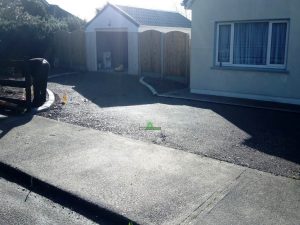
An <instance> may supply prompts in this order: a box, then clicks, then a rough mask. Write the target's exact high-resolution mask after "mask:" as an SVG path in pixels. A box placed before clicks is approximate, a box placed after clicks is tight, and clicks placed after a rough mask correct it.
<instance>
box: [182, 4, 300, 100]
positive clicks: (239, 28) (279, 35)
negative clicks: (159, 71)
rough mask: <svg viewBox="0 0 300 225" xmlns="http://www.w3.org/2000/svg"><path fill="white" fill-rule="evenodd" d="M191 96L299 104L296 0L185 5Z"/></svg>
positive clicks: (299, 39)
mask: <svg viewBox="0 0 300 225" xmlns="http://www.w3.org/2000/svg"><path fill="white" fill-rule="evenodd" d="M183 4H184V5H185V7H186V8H187V9H191V10H192V44H191V45H192V47H191V78H190V88H191V92H192V93H198V94H208V95H218V96H229V97H238V98H248V99H256V100H266V101H275V102H282V103H292V104H300V14H299V12H300V1H299V0H226V1H224V0H185V1H184V2H183Z"/></svg>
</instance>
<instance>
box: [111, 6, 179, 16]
mask: <svg viewBox="0 0 300 225" xmlns="http://www.w3.org/2000/svg"><path fill="white" fill-rule="evenodd" d="M115 6H117V7H127V8H133V9H143V10H150V11H158V12H169V13H176V14H180V15H181V13H179V12H177V11H175V10H164V9H149V8H142V7H135V6H127V5H119V4H117V5H115ZM182 16H183V15H182Z"/></svg>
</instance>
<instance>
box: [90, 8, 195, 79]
mask: <svg viewBox="0 0 300 225" xmlns="http://www.w3.org/2000/svg"><path fill="white" fill-rule="evenodd" d="M147 30H157V31H160V32H164V33H166V32H171V31H181V32H184V33H188V34H190V31H191V21H190V20H188V19H187V18H185V17H184V16H182V15H181V14H179V13H177V12H168V11H159V10H150V9H142V8H134V7H128V6H117V5H113V4H110V3H108V4H107V5H106V6H105V7H104V8H103V9H102V10H101V11H100V12H99V13H98V14H97V15H96V17H95V18H94V19H92V20H91V21H90V22H89V23H88V24H87V26H86V29H85V33H86V59H87V68H88V70H89V71H98V70H101V69H102V68H105V67H111V68H116V67H118V66H119V65H123V66H124V68H125V69H127V70H128V73H129V74H135V75H137V74H138V73H139V33H140V32H144V31H147ZM107 57H109V58H111V60H110V63H109V64H108V63H107V62H106V58H107ZM110 64H111V65H110Z"/></svg>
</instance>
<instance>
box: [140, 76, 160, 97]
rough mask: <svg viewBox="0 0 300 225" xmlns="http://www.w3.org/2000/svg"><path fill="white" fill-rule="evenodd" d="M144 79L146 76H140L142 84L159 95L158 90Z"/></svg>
mask: <svg viewBox="0 0 300 225" xmlns="http://www.w3.org/2000/svg"><path fill="white" fill-rule="evenodd" d="M144 79H145V77H141V78H140V83H141V84H142V85H144V86H145V87H147V88H148V89H149V90H150V91H151V92H152V94H153V95H155V96H159V94H158V93H157V91H156V90H155V89H154V87H152V86H151V85H150V84H148V83H147V82H146V81H144Z"/></svg>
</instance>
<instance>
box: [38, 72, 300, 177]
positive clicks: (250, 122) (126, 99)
mask: <svg viewBox="0 0 300 225" xmlns="http://www.w3.org/2000/svg"><path fill="white" fill-rule="evenodd" d="M48 87H49V88H50V89H51V90H52V91H54V92H55V93H56V94H57V95H58V96H59V97H60V98H62V96H63V95H66V96H67V97H68V103H67V104H66V105H65V106H61V105H56V106H55V107H53V108H52V109H51V110H50V112H47V113H43V114H41V115H42V116H45V117H48V118H52V119H55V120H60V121H63V122H68V123H72V124H77V125H81V126H85V127H91V128H94V129H98V130H102V131H110V132H112V133H115V134H119V135H123V136H127V137H130V138H134V139H139V140H142V141H147V142H152V143H156V144H159V145H164V146H168V147H172V148H176V149H180V150H183V151H188V152H192V153H195V154H200V155H205V156H208V157H212V158H216V159H220V160H224V161H228V162H231V163H235V164H238V165H243V166H247V167H250V168H254V169H258V170H261V171H266V172H271V173H273V174H276V175H283V176H287V177H293V178H296V179H300V114H294V113H283V112H277V111H269V110H258V109H251V108H243V107H236V106H225V105H218V104H210V103H202V102H193V101H185V100H176V99H166V98H158V97H154V96H152V95H151V93H150V92H149V90H148V89H146V88H145V87H143V86H142V85H140V83H139V81H138V78H137V77H134V76H128V75H123V74H118V75H112V74H109V75H108V74H98V73H84V74H78V75H70V76H63V77H58V78H54V79H52V80H50V83H49V86H48ZM148 122H152V123H153V125H154V126H155V127H161V128H162V130H161V131H145V130H143V127H145V126H146V125H147V123H148Z"/></svg>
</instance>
